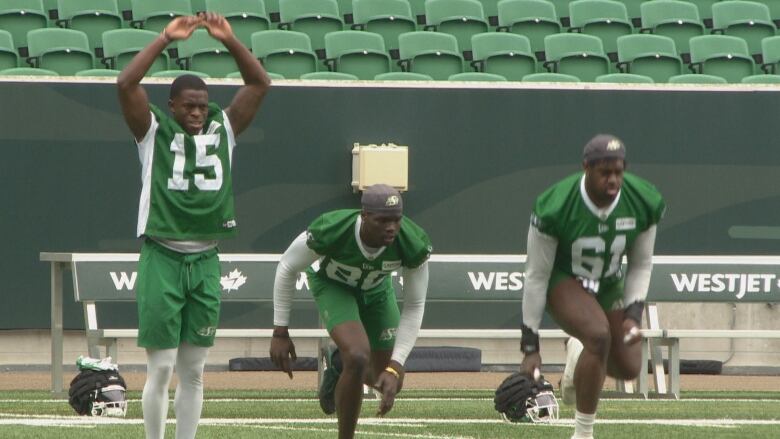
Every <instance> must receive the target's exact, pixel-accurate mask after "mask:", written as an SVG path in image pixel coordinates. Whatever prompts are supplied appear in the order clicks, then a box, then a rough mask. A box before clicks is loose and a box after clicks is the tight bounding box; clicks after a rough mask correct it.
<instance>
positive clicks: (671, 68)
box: [617, 34, 683, 83]
mask: <svg viewBox="0 0 780 439" xmlns="http://www.w3.org/2000/svg"><path fill="white" fill-rule="evenodd" d="M617 48H618V64H617V67H618V69H619V70H620V71H621V72H623V73H634V74H638V75H645V76H649V77H650V78H652V79H653V81H654V82H659V83H663V82H666V81H668V80H669V78H670V77H672V76H675V75H680V74H682V73H683V70H682V69H683V67H682V60H681V59H680V57H679V56H677V49H676V48H675V46H674V40H672V39H671V38H669V37H665V36H662V35H651V34H635V35H625V36H622V37H620V38H618V40H617Z"/></svg>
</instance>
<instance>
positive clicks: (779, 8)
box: [753, 0, 780, 27]
mask: <svg viewBox="0 0 780 439" xmlns="http://www.w3.org/2000/svg"><path fill="white" fill-rule="evenodd" d="M753 1H755V2H758V3H761V4H764V5H766V6H767V7H768V8H769V16H770V17H772V22H774V23H775V26H776V27H780V0H753Z"/></svg>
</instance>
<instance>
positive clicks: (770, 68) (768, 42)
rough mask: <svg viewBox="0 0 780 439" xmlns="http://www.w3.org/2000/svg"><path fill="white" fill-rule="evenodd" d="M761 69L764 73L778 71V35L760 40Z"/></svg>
mask: <svg viewBox="0 0 780 439" xmlns="http://www.w3.org/2000/svg"><path fill="white" fill-rule="evenodd" d="M761 58H762V64H761V70H763V71H764V72H765V73H772V74H774V73H778V72H780V70H779V69H778V65H780V36H774V37H768V38H764V39H763V40H761Z"/></svg>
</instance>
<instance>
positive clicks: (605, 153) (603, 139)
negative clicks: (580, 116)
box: [582, 134, 626, 162]
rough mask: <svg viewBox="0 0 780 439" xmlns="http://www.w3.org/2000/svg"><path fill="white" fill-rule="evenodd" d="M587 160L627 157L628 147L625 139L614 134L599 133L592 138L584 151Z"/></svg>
mask: <svg viewBox="0 0 780 439" xmlns="http://www.w3.org/2000/svg"><path fill="white" fill-rule="evenodd" d="M582 159H583V160H585V161H586V162H591V161H593V160H601V159H623V160H625V159H626V147H625V145H623V141H622V140H620V139H618V138H617V137H615V136H613V135H612V134H597V135H596V137H594V138H592V139H590V141H589V142H588V143H587V144H586V145H585V149H583V151H582Z"/></svg>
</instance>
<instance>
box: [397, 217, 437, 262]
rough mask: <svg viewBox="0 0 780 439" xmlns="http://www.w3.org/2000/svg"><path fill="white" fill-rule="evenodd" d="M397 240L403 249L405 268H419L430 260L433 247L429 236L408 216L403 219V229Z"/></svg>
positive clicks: (399, 232)
mask: <svg viewBox="0 0 780 439" xmlns="http://www.w3.org/2000/svg"><path fill="white" fill-rule="evenodd" d="M396 240H397V242H398V245H399V247H400V249H401V254H402V257H403V266H404V267H408V268H417V267H419V266H420V265H422V264H423V263H424V262H425V261H427V260H428V258H429V257H430V256H431V253H432V252H433V245H432V244H431V239H430V238H429V237H428V234H427V233H426V232H425V230H423V228H422V227H420V226H419V225H417V224H416V223H415V222H414V221H412V220H411V219H409V218H408V217H406V216H404V217H402V218H401V229H400V230H399V231H398V237H397V238H396Z"/></svg>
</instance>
